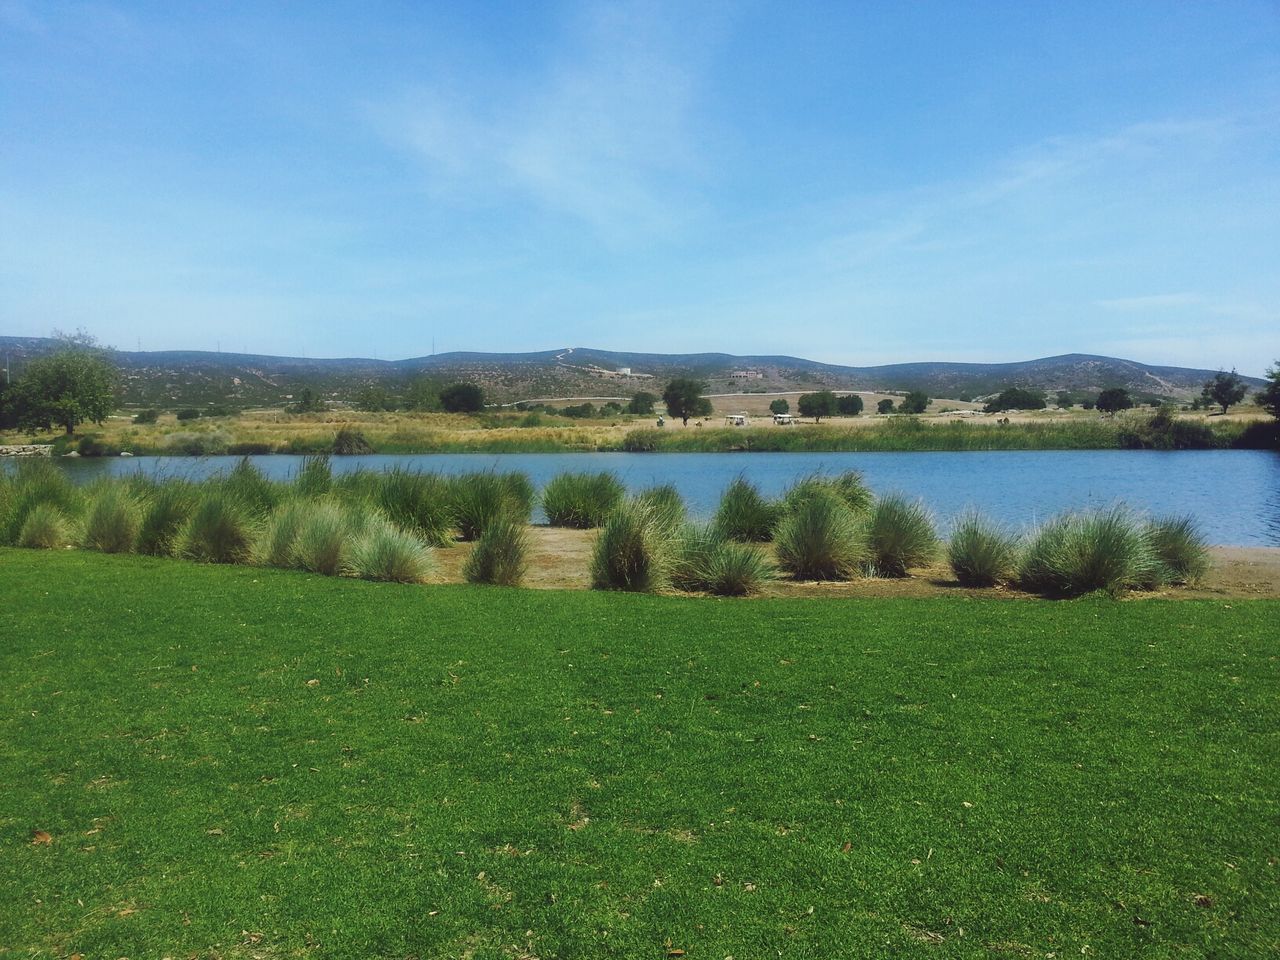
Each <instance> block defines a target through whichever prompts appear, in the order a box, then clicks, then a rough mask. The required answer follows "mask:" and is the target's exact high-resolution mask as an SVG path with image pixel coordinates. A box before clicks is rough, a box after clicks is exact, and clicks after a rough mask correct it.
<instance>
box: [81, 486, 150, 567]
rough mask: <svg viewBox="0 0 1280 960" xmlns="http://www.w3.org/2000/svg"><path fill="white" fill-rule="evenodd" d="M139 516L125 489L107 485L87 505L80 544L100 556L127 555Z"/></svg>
mask: <svg viewBox="0 0 1280 960" xmlns="http://www.w3.org/2000/svg"><path fill="white" fill-rule="evenodd" d="M141 522H142V521H141V516H140V511H139V509H138V505H137V503H135V502H134V500H133V498H132V497H130V496H129V494H128V491H127V490H126V489H125V486H124V485H123V484H120V483H108V484H107V485H106V486H104V487H102V488H101V489H100V490H99V491H98V493H97V494H96V495H95V496H94V498H93V500H92V501H91V502H90V504H89V509H88V511H87V512H86V514H85V518H84V527H83V530H82V532H81V535H80V544H81V545H82V546H84V547H88V548H89V549H90V550H101V551H102V552H103V553H129V552H130V551H132V550H133V549H134V547H135V546H136V545H137V541H138V529H139V527H140V526H141Z"/></svg>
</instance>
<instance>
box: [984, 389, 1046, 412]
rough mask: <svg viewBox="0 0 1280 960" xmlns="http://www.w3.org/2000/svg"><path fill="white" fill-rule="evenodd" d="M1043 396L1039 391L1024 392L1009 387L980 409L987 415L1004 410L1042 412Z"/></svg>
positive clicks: (1043, 405)
mask: <svg viewBox="0 0 1280 960" xmlns="http://www.w3.org/2000/svg"><path fill="white" fill-rule="evenodd" d="M1044 408H1045V402H1044V394H1043V393H1041V392H1040V391H1039V390H1024V389H1023V388H1022V387H1009V388H1008V389H1005V390H1001V391H1000V393H999V394H998V395H997V396H996V397H995V398H994V399H993V400H992V401H991V402H990V403H988V404H987V405H986V406H985V407H983V408H982V409H983V410H985V411H986V412H987V413H1003V412H1004V411H1006V410H1043V409H1044Z"/></svg>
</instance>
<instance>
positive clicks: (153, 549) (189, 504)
mask: <svg viewBox="0 0 1280 960" xmlns="http://www.w3.org/2000/svg"><path fill="white" fill-rule="evenodd" d="M195 504H196V492H195V489H194V487H192V485H191V484H190V483H188V482H187V481H185V480H168V481H166V482H164V483H162V484H159V485H157V486H156V487H155V489H154V490H152V491H151V492H150V493H149V494H148V495H147V496H146V497H145V498H144V499H143V501H142V522H141V524H140V525H139V527H138V543H137V550H138V552H139V553H146V554H150V555H152V556H158V557H164V556H171V555H172V554H173V553H174V551H175V546H176V542H177V539H178V534H179V532H180V531H181V530H182V526H183V524H184V523H186V522H187V519H188V518H189V517H190V516H191V511H192V510H193V509H194V507H195Z"/></svg>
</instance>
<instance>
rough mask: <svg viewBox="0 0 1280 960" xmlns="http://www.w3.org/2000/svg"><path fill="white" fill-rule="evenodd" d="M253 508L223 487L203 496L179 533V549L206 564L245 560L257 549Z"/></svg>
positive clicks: (190, 558)
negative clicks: (254, 548)
mask: <svg viewBox="0 0 1280 960" xmlns="http://www.w3.org/2000/svg"><path fill="white" fill-rule="evenodd" d="M255 532H256V530H255V526H254V521H253V517H252V513H251V509H250V508H249V507H246V506H245V505H244V504H243V503H242V502H241V501H240V500H239V498H238V497H236V496H235V495H234V494H232V493H229V492H228V491H227V490H226V489H225V488H222V487H221V486H214V487H213V488H212V489H208V490H206V491H205V492H204V494H203V495H202V496H201V497H200V499H199V501H198V502H197V503H196V505H195V508H194V509H193V510H192V512H191V515H190V517H188V518H187V521H186V523H185V524H184V525H183V527H182V530H181V531H180V533H179V534H178V538H177V544H176V552H177V553H178V554H179V555H180V556H183V557H186V558H187V559H189V560H199V561H203V562H205V563H244V562H246V561H248V560H249V559H250V557H251V555H252V551H253V541H254V534H255Z"/></svg>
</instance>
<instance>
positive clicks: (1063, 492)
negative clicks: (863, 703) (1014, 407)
mask: <svg viewBox="0 0 1280 960" xmlns="http://www.w3.org/2000/svg"><path fill="white" fill-rule="evenodd" d="M249 459H250V460H252V461H253V463H254V464H255V465H256V466H258V467H259V468H261V469H262V470H263V472H265V473H266V474H267V475H268V476H270V477H272V478H275V479H286V478H288V477H289V476H291V475H292V474H293V473H294V472H296V471H297V469H298V467H299V464H300V459H299V458H297V457H287V456H266V457H250V458H249ZM238 460H239V458H238V457H203V458H186V457H136V458H122V459H117V458H108V459H102V460H88V459H85V460H74V459H60V460H58V461H57V462H58V464H59V465H60V466H62V467H64V468H65V469H66V470H68V472H70V473H71V474H72V475H73V476H74V477H75V478H76V479H77V480H78V481H88V480H90V479H92V478H94V477H97V476H102V475H104V474H109V475H120V474H127V473H132V472H138V471H141V472H145V473H148V474H153V475H159V476H184V477H191V478H193V479H194V478H201V477H205V476H209V475H210V474H214V473H217V472H219V471H224V470H229V469H230V468H231V467H232V466H234V465H235V463H236V462H237V461H238ZM332 463H333V469H334V472H335V473H346V472H348V471H350V470H356V469H359V468H364V469H372V470H385V469H387V468H389V467H392V466H404V467H411V468H413V469H417V470H424V471H438V472H440V473H466V472H469V471H473V470H515V471H520V472H522V473H525V474H527V475H528V476H529V477H530V479H532V480H533V482H534V484H535V485H537V486H541V485H542V484H544V483H546V481H547V480H549V479H551V477H553V476H555V475H556V474H557V473H559V472H561V471H563V470H573V471H588V470H611V471H613V472H614V473H616V474H617V475H618V476H619V477H620V478H621V479H622V481H623V482H624V483H625V484H626V485H627V487H628V488H630V489H631V490H641V489H643V488H644V487H647V486H652V485H654V484H659V483H673V484H675V485H676V486H677V487H678V488H679V489H680V490H681V492H682V493H683V494H684V497H685V500H686V502H687V503H688V504H689V509H690V512H691V513H692V514H693V515H694V516H695V517H698V518H704V519H705V518H707V517H709V516H710V515H711V514H712V513H713V512H714V511H715V505H716V502H717V501H718V499H719V497H720V493H721V491H722V490H723V489H724V488H725V486H726V485H727V484H728V483H729V482H730V481H731V480H732V479H733V478H734V477H736V476H738V475H739V474H741V475H743V476H745V477H747V478H748V479H750V480H751V481H752V482H754V483H755V484H756V485H757V486H759V488H760V489H761V490H762V491H763V492H764V493H766V494H771V495H772V494H778V493H781V492H782V491H783V490H784V489H785V488H786V487H787V485H788V484H790V483H791V482H792V481H794V480H795V479H796V478H797V477H801V476H804V475H806V474H809V473H814V472H828V473H832V472H836V471H840V470H858V471H860V472H861V473H862V475H863V476H864V477H865V478H866V480H867V482H868V484H870V486H871V487H872V489H874V490H875V491H876V492H877V493H887V492H899V493H905V494H908V495H909V496H912V497H919V498H921V499H922V500H924V501H925V503H927V504H928V505H929V506H930V507H931V508H932V509H933V510H934V512H935V513H936V514H937V516H938V519H939V521H940V522H941V524H942V525H943V528H944V530H945V528H946V525H947V523H948V522H949V521H950V520H951V518H953V517H954V516H955V515H956V514H957V513H959V512H960V511H962V510H964V509H965V508H966V507H978V508H980V509H981V510H983V511H984V512H985V513H987V514H989V515H991V516H992V517H995V518H998V519H1000V520H1003V521H1004V522H1006V523H1008V524H1011V525H1013V526H1025V525H1031V524H1034V523H1037V522H1039V521H1041V520H1044V519H1045V518H1047V517H1049V516H1052V515H1053V514H1056V513H1059V512H1061V511H1063V510H1073V509H1080V508H1084V507H1097V506H1105V505H1107V504H1111V503H1114V502H1116V501H1123V502H1125V503H1127V504H1129V505H1130V506H1133V507H1135V508H1137V509H1139V510H1143V511H1146V512H1150V513H1154V514H1170V513H1171V514H1183V513H1187V514H1191V515H1192V516H1194V517H1195V518H1196V519H1197V520H1198V521H1199V522H1200V523H1201V524H1202V526H1203V528H1204V530H1205V532H1206V533H1207V535H1208V537H1209V539H1210V540H1211V541H1212V542H1214V543H1219V544H1231V545H1238V546H1280V455H1278V454H1275V453H1270V452H1266V451H1257V450H1204V451H1199V450H1198V451H1179V452H1175V453H1164V452H1158V451H1149V450H1084V451H1079V450H1070V451H1067V450H1062V451H1059V450H1036V451H990V452H972V453H750V454H741V453H546V454H518V453H508V454H480V453H476V454H418V455H413V456H380V455H378V456H367V457H334V458H333V461H332Z"/></svg>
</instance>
